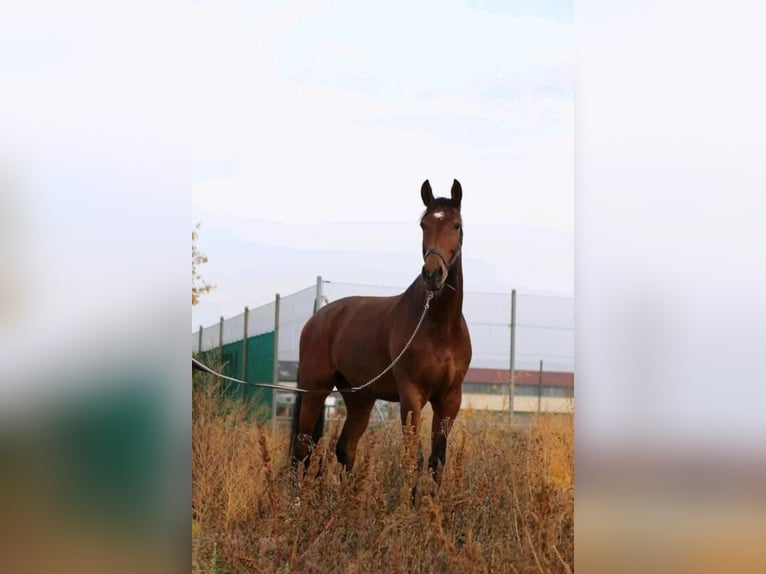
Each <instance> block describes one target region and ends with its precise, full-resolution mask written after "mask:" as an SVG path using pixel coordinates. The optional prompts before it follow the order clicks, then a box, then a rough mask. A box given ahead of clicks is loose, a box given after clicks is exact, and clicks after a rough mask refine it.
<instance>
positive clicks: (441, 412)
mask: <svg viewBox="0 0 766 574" xmlns="http://www.w3.org/2000/svg"><path fill="white" fill-rule="evenodd" d="M461 400H462V391H461V387H460V386H457V387H455V390H453V391H451V392H450V393H449V394H447V395H446V396H444V397H439V399H438V400H432V401H431V406H432V407H433V410H434V418H433V424H432V426H431V456H430V457H429V458H428V469H429V470H430V471H431V474H432V476H433V477H434V480H436V482H441V473H442V469H443V468H444V464H445V462H446V458H447V436H448V435H449V431H450V429H451V428H452V423H453V422H455V417H457V413H458V411H459V410H460V402H461Z"/></svg>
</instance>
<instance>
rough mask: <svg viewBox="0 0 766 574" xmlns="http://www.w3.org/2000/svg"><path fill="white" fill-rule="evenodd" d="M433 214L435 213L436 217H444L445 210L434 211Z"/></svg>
mask: <svg viewBox="0 0 766 574" xmlns="http://www.w3.org/2000/svg"><path fill="white" fill-rule="evenodd" d="M431 215H433V216H434V217H435V218H436V219H444V212H443V211H434V212H433V213H432V214H431Z"/></svg>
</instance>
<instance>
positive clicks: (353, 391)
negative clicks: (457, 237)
mask: <svg viewBox="0 0 766 574" xmlns="http://www.w3.org/2000/svg"><path fill="white" fill-rule="evenodd" d="M433 297H434V292H433V291H429V292H428V295H427V296H426V305H425V307H423V314H422V315H420V321H418V324H417V326H416V327H415V330H414V331H413V332H412V336H411V337H410V340H409V341H407V344H406V345H404V348H403V349H402V351H401V353H399V354H398V355H397V356H396V358H395V359H394V360H393V361H391V364H390V365H388V366H387V367H386V368H385V369H383V370H382V371H381V372H380V373H379V374H378V375H377V376H375V377H373V378H372V379H370V380H369V381H367V382H366V383H365V384H363V385H361V386H358V387H351V388H350V389H347V392H350V393H355V392H357V391H361V390H362V389H364V388H365V387H369V386H370V385H371V384H372V383H374V382H375V381H377V380H378V379H380V378H381V377H382V376H383V375H385V374H386V373H387V372H388V371H390V370H391V369H393V368H394V365H395V364H396V363H398V362H399V359H401V358H402V356H403V355H404V353H405V352H406V351H407V349H409V348H410V345H411V344H412V341H413V340H414V339H415V335H417V334H418V331H419V330H420V326H421V325H422V324H423V319H425V318H426V313H427V312H428V308H429V307H430V303H431V299H433Z"/></svg>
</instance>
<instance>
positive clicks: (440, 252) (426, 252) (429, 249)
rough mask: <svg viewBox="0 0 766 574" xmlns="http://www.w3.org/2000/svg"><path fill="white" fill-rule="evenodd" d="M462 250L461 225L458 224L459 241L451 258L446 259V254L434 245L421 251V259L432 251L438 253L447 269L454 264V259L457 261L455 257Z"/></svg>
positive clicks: (424, 258)
mask: <svg viewBox="0 0 766 574" xmlns="http://www.w3.org/2000/svg"><path fill="white" fill-rule="evenodd" d="M462 250H463V226H462V225H461V226H460V243H458V247H457V250H456V251H455V254H454V255H453V256H452V259H450V260H449V261H447V256H446V255H444V251H442V250H441V249H437V248H436V247H429V248H428V249H426V250H425V251H424V252H423V261H425V260H426V257H428V256H429V255H431V254H432V253H433V254H434V255H438V256H439V258H440V259H441V260H442V262H443V263H444V265H445V267H447V271H449V270H450V269H452V266H453V265H454V264H455V261H457V258H458V257H460V252H461V251H462Z"/></svg>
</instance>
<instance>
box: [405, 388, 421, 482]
mask: <svg viewBox="0 0 766 574" xmlns="http://www.w3.org/2000/svg"><path fill="white" fill-rule="evenodd" d="M399 397H400V399H399V400H400V403H401V404H400V407H401V417H402V431H403V432H404V448H405V452H407V453H409V454H413V450H414V449H417V457H418V458H417V461H418V471H420V469H421V468H423V449H422V447H421V446H420V435H419V430H420V413H421V411H422V410H423V406H424V405H425V404H426V401H425V399H424V398H423V397H422V396H421V395H420V394H419V393H418V392H416V390H415V389H414V388H407V387H404V388H400V389H399Z"/></svg>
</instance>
